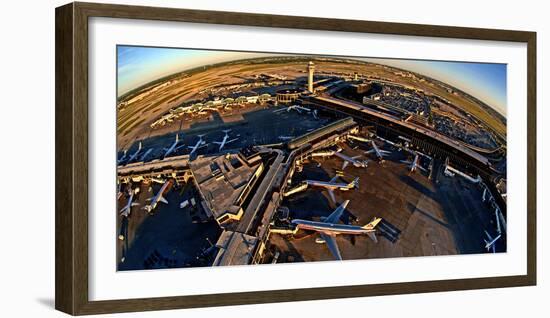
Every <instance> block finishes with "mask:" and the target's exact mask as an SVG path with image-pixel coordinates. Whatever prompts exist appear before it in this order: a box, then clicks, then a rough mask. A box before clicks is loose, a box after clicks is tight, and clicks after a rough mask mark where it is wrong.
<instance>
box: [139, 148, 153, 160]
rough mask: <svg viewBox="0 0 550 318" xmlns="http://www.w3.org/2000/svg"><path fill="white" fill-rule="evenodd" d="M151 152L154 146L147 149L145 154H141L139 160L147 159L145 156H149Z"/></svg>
mask: <svg viewBox="0 0 550 318" xmlns="http://www.w3.org/2000/svg"><path fill="white" fill-rule="evenodd" d="M151 152H153V148H149V149H147V151H146V152H145V153H144V154H143V156H141V157H140V158H139V161H143V160H145V158H147V156H149V154H150V153H151Z"/></svg>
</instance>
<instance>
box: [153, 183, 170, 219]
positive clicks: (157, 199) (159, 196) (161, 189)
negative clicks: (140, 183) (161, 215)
mask: <svg viewBox="0 0 550 318" xmlns="http://www.w3.org/2000/svg"><path fill="white" fill-rule="evenodd" d="M167 187H168V182H165V183H164V184H163V185H162V187H161V188H160V190H159V192H157V194H156V195H155V196H154V197H153V198H152V199H151V203H150V204H149V212H151V211H153V210H154V209H155V208H156V207H157V205H158V203H159V202H160V198H162V194H163V193H164V191H166V188H167Z"/></svg>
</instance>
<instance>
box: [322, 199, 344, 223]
mask: <svg viewBox="0 0 550 318" xmlns="http://www.w3.org/2000/svg"><path fill="white" fill-rule="evenodd" d="M348 203H349V200H346V201H344V203H342V204H340V206H339V207H337V208H336V210H334V212H332V213H331V214H330V215H329V216H327V218H326V219H325V220H324V221H323V222H325V223H338V221H340V217H341V216H342V213H343V212H344V210H345V209H346V206H347V205H348Z"/></svg>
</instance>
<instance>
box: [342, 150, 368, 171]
mask: <svg viewBox="0 0 550 318" xmlns="http://www.w3.org/2000/svg"><path fill="white" fill-rule="evenodd" d="M341 151H342V149H339V150H338V151H335V152H334V155H335V156H337V157H339V158H340V159H342V160H344V163H343V164H342V170H344V169H346V167H347V166H348V165H349V164H350V163H351V164H353V165H354V166H355V167H357V168H366V167H367V164H368V162H369V161H368V160H362V161H361V160H357V159H358V158H359V157H361V155H359V156H354V157H349V156H346V155H344V154H343V153H341Z"/></svg>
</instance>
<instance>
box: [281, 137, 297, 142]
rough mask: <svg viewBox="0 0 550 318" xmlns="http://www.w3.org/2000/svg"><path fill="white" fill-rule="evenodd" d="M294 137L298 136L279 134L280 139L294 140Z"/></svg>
mask: <svg viewBox="0 0 550 318" xmlns="http://www.w3.org/2000/svg"><path fill="white" fill-rule="evenodd" d="M294 138H296V137H294V136H279V139H280V140H283V141H286V140H292V139H294Z"/></svg>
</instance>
